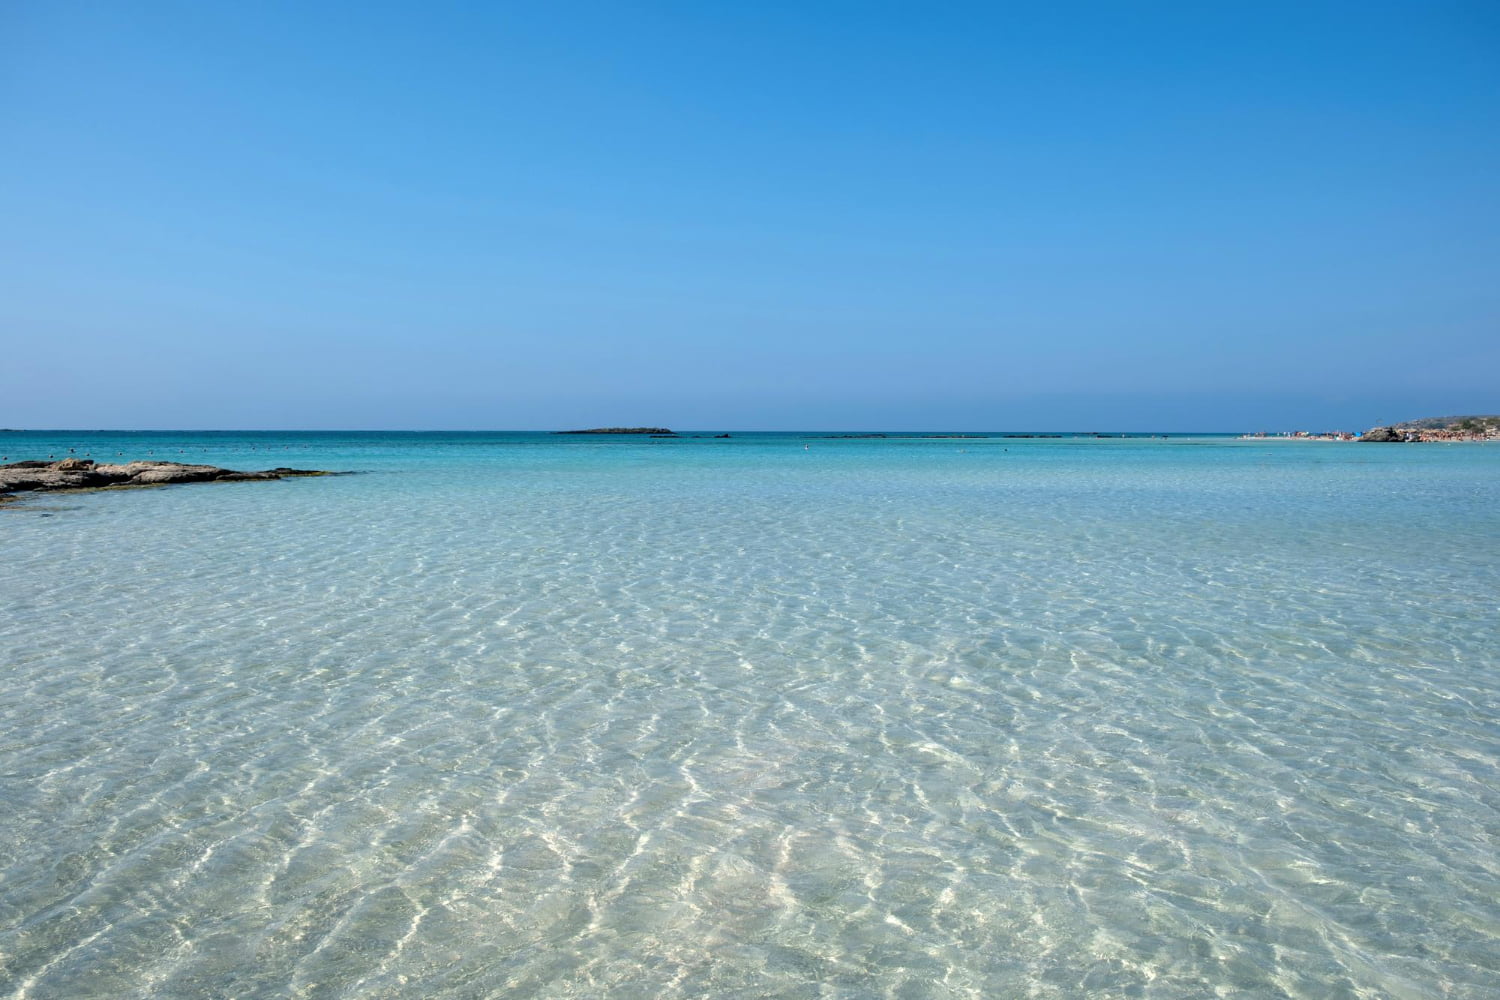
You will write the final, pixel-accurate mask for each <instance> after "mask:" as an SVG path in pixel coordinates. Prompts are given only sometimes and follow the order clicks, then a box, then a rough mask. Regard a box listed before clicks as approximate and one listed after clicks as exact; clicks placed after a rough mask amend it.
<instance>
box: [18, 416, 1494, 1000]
mask: <svg viewBox="0 0 1500 1000" xmlns="http://www.w3.org/2000/svg"><path fill="white" fill-rule="evenodd" d="M22 438H25V439H27V440H26V441H25V442H24V443H25V444H26V445H27V446H28V447H30V449H31V451H32V452H33V454H35V453H38V452H39V451H40V449H47V450H48V451H51V452H53V453H60V452H64V451H66V449H67V448H70V447H71V448H74V449H75V452H76V453H77V454H80V455H81V454H83V453H84V452H85V451H86V450H87V451H92V452H94V456H95V457H99V453H100V452H101V451H102V452H105V453H109V454H112V453H113V452H114V451H118V450H124V451H127V452H128V453H129V454H130V455H131V456H132V457H145V455H144V454H143V452H144V451H146V450H151V451H154V452H155V453H156V454H155V456H154V457H158V458H160V457H168V458H170V457H174V454H173V451H174V449H177V448H181V449H183V452H182V453H183V454H184V455H191V456H192V460H194V461H204V462H211V463H213V464H219V465H226V466H232V467H239V468H261V467H268V466H274V465H295V466H299V467H321V468H340V469H344V468H350V469H357V470H359V471H360V472H361V473H362V474H361V475H357V476H349V477H338V478H324V479H310V480H293V481H285V482H279V483H240V484H210V485H202V486H186V487H175V488H170V489H165V490H152V491H141V492H126V493H108V494H88V495H53V496H47V497H34V498H31V499H28V500H27V501H25V502H24V503H22V504H20V505H15V506H13V507H12V508H10V509H7V510H3V511H0V538H3V539H4V544H5V551H6V558H5V560H4V564H3V568H0V653H3V669H4V674H3V686H0V802H3V804H4V808H3V809H0V887H3V891H0V996H4V997H16V998H21V997H31V998H34V997H85V996H97V997H106V996H108V997H132V996H138V997H146V996H152V997H191V996H215V997H218V996H225V997H228V996H240V997H251V996H295V997H341V996H342V997H382V996H388V997H417V996H422V997H475V996H515V997H525V996H537V997H575V996H577V997H582V996H601V995H609V996H612V997H615V996H623V997H631V996H639V997H658V996H668V997H670V996H715V997H719V996H728V997H734V996H747V997H748V996H787V997H797V996H850V997H856V996H890V997H971V996H1034V997H1074V996H1080V995H1095V996H1150V997H1179V996H1180V997H1198V996H1203V995H1205V994H1207V993H1218V994H1221V995H1233V994H1239V995H1255V996H1289V997H1339V996H1346V997H1365V996H1391V997H1403V996H1410V997H1426V996H1445V997H1466V998H1467V997H1472V998H1477V997H1485V996H1492V995H1494V993H1495V991H1496V989H1497V984H1500V959H1497V957H1496V956H1497V955H1500V904H1497V902H1496V901H1497V899H1500V864H1497V862H1496V860H1495V859H1496V857H1500V851H1497V844H1496V842H1495V841H1496V836H1497V832H1500V792H1497V791H1496V789H1497V788H1500V766H1497V764H1500V722H1497V720H1500V711H1497V710H1500V697H1497V691H1500V678H1497V673H1496V668H1497V651H1500V626H1497V624H1496V623H1497V621H1500V614H1497V612H1500V607H1497V604H1500V601H1497V595H1500V451H1497V450H1495V449H1493V448H1489V447H1486V446H1467V447H1441V446H1413V447H1402V446H1378V445H1354V444H1327V443H1316V444H1301V443H1289V442H1272V443H1265V444H1249V443H1242V442H1236V441H1230V440H1224V439H1202V440H1193V441H1182V440H1172V441H1142V440H1134V441H1119V440H1112V441H1093V440H1060V441H1020V440H1006V439H1000V438H992V439H988V440H971V441H941V440H932V441H911V440H896V439H889V440H869V441H835V440H826V439H821V438H806V439H804V438H802V437H799V436H795V435H784V436H777V435H766V436H741V435H737V436H736V437H735V438H734V439H731V440H729V441H718V440H711V439H703V440H693V439H685V440H658V441H646V440H607V441H601V440H598V439H573V438H552V437H548V436H545V435H509V436H506V435H374V434H369V435H302V436H297V435H270V434H266V435H191V434H180V435H175V436H174V435H166V434H162V435H135V436H85V435H63V434H56V435H51V436H48V435H40V434H29V435H7V436H6V441H5V445H6V447H7V448H8V449H10V450H12V451H14V450H17V449H18V448H19V447H20V444H18V441H20V439H22ZM804 445H808V446H809V447H806V448H805V447H804ZM194 448H196V449H198V451H197V452H196V453H193V452H192V449H194ZM16 457H33V456H32V455H30V454H29V455H26V456H16V455H12V459H13V460H14V458H16ZM289 459H290V460H289ZM43 514H46V515H48V516H45V517H44V516H41V515H43Z"/></svg>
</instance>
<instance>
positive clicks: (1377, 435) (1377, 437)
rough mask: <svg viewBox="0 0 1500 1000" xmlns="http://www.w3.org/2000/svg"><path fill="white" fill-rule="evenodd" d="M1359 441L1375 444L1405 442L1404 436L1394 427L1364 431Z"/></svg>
mask: <svg viewBox="0 0 1500 1000" xmlns="http://www.w3.org/2000/svg"><path fill="white" fill-rule="evenodd" d="M1360 440H1361V441H1376V442H1384V441H1405V440H1406V435H1405V434H1402V433H1401V432H1400V431H1398V430H1396V428H1394V427H1372V428H1370V429H1369V430H1367V431H1365V433H1364V437H1362V438H1360Z"/></svg>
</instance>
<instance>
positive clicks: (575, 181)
mask: <svg viewBox="0 0 1500 1000" xmlns="http://www.w3.org/2000/svg"><path fill="white" fill-rule="evenodd" d="M1497 56H1500V8H1496V7H1495V6H1493V5H1489V4H1482V3H1434V4H1381V3H1375V4H1369V3H1361V4H1352V3H1339V4H1316V3H1315V4H1296V5H1291V4H1256V5H1251V4H1236V5H1229V4H1213V5H1209V4H1205V5H1199V6H1196V7H1194V6H1189V5H1160V6H1155V5H1150V6H1148V5H1120V4H1103V3H1098V4H1094V3H1087V4H1086V3H1074V4H1060V5H1049V6H1046V7H1045V8H1032V9H1021V8H1014V7H1010V6H1008V5H967V4H959V5H945V6H941V7H935V8H934V7H925V6H919V5H868V4H849V3H836V4H815V5H782V4H759V5H743V6H732V7H731V6H710V5H690V4H666V3H658V4H649V5H640V6H634V7H629V8H627V7H626V6H625V5H613V4H603V3H599V4H585V3H562V4H549V5H529V6H524V7H523V6H519V5H517V6H500V5H494V6H491V5H480V4H472V5H471V4H447V5H434V6H430V7H429V6H422V7H418V6H417V5H402V4H386V3H372V4H364V5H359V6H347V7H344V6H336V5H327V6H324V5H306V4H291V3H279V2H278V3H265V4H222V5H206V4H205V5H198V4H188V3H159V2H158V3H149V2H148V3H142V4H135V5H123V4H122V5H104V4H86V3H70V2H63V3H56V4H43V3H18V4H11V5H6V6H5V7H4V8H0V136H3V140H4V143H5V146H6V149H7V154H6V155H5V156H3V157H0V217H3V218H4V219H5V224H4V225H3V226H0V260H3V262H4V266H3V267H0V362H3V363H0V373H3V378H0V426H7V427H33V428H41V427H74V428H80V427H139V428H225V429H237V428H257V429H268V430H280V429H294V428H295V429H314V430H315V429H321V428H360V427H370V428H398V427H399V428H412V429H433V430H443V429H486V428H501V427H503V428H509V429H516V430H531V429H547V430H551V429H561V428H567V427H586V426H596V425H607V424H617V423H620V422H622V421H628V422H631V423H641V424H659V425H662V426H668V427H702V428H730V429H734V428H745V429H753V430H801V429H805V428H808V427H825V428H869V427H873V428H886V429H893V428H908V429H939V428H941V429H943V430H948V431H963V430H973V431H983V430H995V429H997V428H999V429H1004V430H1013V431H1027V430H1046V429H1052V428H1058V427H1066V428H1091V429H1092V428H1097V429H1099V430H1103V431H1125V430H1141V431H1157V432H1173V431H1204V430H1225V431H1231V430H1258V429H1265V430H1282V429H1290V428H1307V429H1313V430H1319V429H1328V428H1335V427H1338V428H1344V429H1348V430H1360V429H1363V428H1367V427H1371V426H1374V425H1376V424H1382V423H1393V422H1397V421H1401V420H1406V419H1412V418H1419V417H1424V416H1434V415H1439V414H1450V413H1452V414H1460V413H1494V412H1497V411H1500V380H1497V379H1496V378H1495V374H1494V373H1495V372H1497V371H1500V337H1497V320H1500V281H1497V280H1496V275H1497V274H1500V194H1497V185H1496V184H1495V178H1496V177H1497V176H1500V58H1497Z"/></svg>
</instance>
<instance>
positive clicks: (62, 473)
mask: <svg viewBox="0 0 1500 1000" xmlns="http://www.w3.org/2000/svg"><path fill="white" fill-rule="evenodd" d="M326 475H329V473H327V472H322V471H319V470H315V469H286V468H281V469H267V470H265V471H264V472H239V471H237V470H235V469H221V468H219V467H217V466H213V465H184V464H182V463H181V462H129V463H127V464H125V465H96V464H95V463H94V462H93V461H91V460H89V459H83V458H65V459H63V460H62V461H61V462H35V461H30V462H12V463H10V464H9V465H0V502H3V501H5V500H8V499H14V498H13V497H10V496H9V494H12V493H25V492H49V491H54V490H99V489H122V488H130V487H137V486H167V485H170V484H172V483H214V482H220V483H222V482H245V481H253V480H262V479H284V478H287V477H291V476H326Z"/></svg>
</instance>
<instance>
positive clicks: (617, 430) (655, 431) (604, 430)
mask: <svg viewBox="0 0 1500 1000" xmlns="http://www.w3.org/2000/svg"><path fill="white" fill-rule="evenodd" d="M552 433H554V434H652V435H655V436H656V437H667V436H674V435H675V434H676V431H672V430H669V429H667V428H665V427H590V428H588V429H586V430H581V431H553V432H552Z"/></svg>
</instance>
